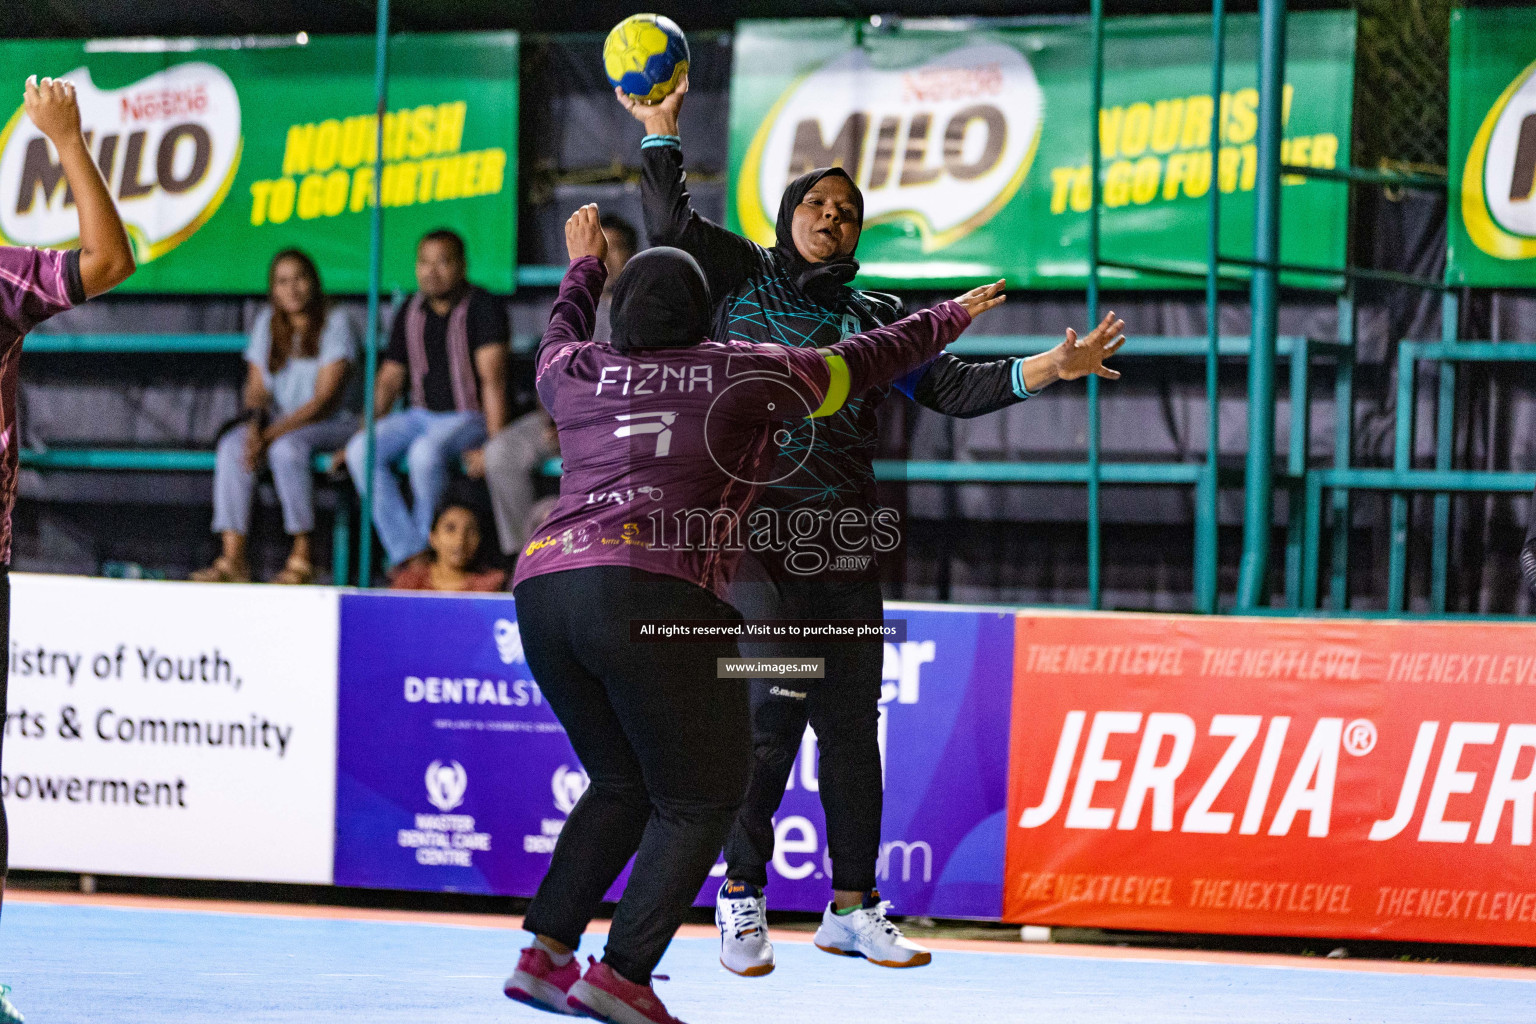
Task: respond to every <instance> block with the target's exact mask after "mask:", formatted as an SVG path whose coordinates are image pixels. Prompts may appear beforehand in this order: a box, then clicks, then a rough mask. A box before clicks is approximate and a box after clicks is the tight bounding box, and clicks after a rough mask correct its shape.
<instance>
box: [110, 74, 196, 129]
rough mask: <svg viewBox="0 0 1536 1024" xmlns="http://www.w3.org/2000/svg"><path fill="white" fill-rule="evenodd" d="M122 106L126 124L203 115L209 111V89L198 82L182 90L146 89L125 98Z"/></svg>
mask: <svg viewBox="0 0 1536 1024" xmlns="http://www.w3.org/2000/svg"><path fill="white" fill-rule="evenodd" d="M120 104H121V105H120V110H121V115H122V119H123V121H124V122H131V121H158V120H161V119H163V118H167V117H180V116H184V115H188V114H201V113H203V112H204V111H205V110H207V109H208V87H207V86H206V85H204V84H203V83H202V82H198V83H197V84H196V85H191V86H187V87H185V88H181V89H146V90H144V91H143V92H137V93H134V94H133V95H131V96H124V97H123V98H122V100H121V101H120Z"/></svg>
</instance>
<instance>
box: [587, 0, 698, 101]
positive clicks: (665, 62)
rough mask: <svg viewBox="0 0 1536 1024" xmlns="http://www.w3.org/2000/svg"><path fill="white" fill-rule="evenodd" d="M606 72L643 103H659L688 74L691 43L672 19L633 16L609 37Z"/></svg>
mask: <svg viewBox="0 0 1536 1024" xmlns="http://www.w3.org/2000/svg"><path fill="white" fill-rule="evenodd" d="M603 70H605V71H607V72H608V81H610V82H612V83H613V84H614V85H616V86H618V87H619V88H620V89H623V90H624V91H625V92H627V93H628V94H629V95H631V96H633V97H634V98H635V99H637V100H639V101H640V102H641V103H660V102H661V101H662V100H663V99H665V98H666V96H667V94H668V93H670V92H671V91H672V90H673V89H676V88H677V83H678V82H680V81H682V80H683V75H684V74H686V73H687V71H688V40H687V39H685V38H684V37H683V30H682V29H680V28H678V27H677V22H675V21H673V20H672V19H671V18H664V17H662V16H661V15H659V14H632V15H630V16H629V17H627V18H625V19H624V20H623V21H621V22H619V23H618V24H617V25H615V26H614V27H613V31H612V32H609V33H608V39H607V40H606V41H605V42H604V43H603Z"/></svg>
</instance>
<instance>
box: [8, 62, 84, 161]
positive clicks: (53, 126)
mask: <svg viewBox="0 0 1536 1024" xmlns="http://www.w3.org/2000/svg"><path fill="white" fill-rule="evenodd" d="M23 94H24V95H23V97H22V105H23V106H25V107H26V109H27V116H28V117H30V118H31V119H32V123H33V124H35V125H37V130H38V131H40V132H42V133H43V134H44V135H46V136H48V138H50V139H52V140H53V143H54V145H58V144H59V142H60V141H61V140H66V139H70V138H75V137H78V136H79V135H80V106H79V104H77V103H76V102H75V86H74V83H73V82H66V81H64V80H63V79H62V78H45V79H43V80H42V81H41V82H39V81H38V80H37V76H36V75H33V76H31V77H30V78H28V79H27V84H26V88H25V89H24V90H23Z"/></svg>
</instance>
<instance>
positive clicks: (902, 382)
mask: <svg viewBox="0 0 1536 1024" xmlns="http://www.w3.org/2000/svg"><path fill="white" fill-rule="evenodd" d="M935 358H937V357H935ZM932 365H933V360H932V359H930V360H928V361H927V362H926V363H924V364H923V365H922V366H919V367H918V368H917V369H915V370H913V371H911V372H910V373H908V374H906V375H905V376H902V377H897V378H896V379H895V380H893V381H892V382H891V386H892V387H894V388H895V389H896V390H897V391H900V392H901V393H902V394H904V395H906V396H907V397H908V398H911V399H913V400H916V398H917V395H915V394H914V393H913V392H915V391H916V390H917V385H918V383H919V382H921V381H922V379H923V378H924V377H925V376H927V374H928V369H929V367H931V366H932Z"/></svg>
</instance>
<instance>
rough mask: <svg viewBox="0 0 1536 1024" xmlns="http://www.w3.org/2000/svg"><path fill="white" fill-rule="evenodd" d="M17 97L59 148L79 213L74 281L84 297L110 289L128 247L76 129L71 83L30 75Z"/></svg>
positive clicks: (126, 267)
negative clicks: (76, 277)
mask: <svg viewBox="0 0 1536 1024" xmlns="http://www.w3.org/2000/svg"><path fill="white" fill-rule="evenodd" d="M23 103H24V106H25V107H26V110H27V116H28V117H30V118H31V119H32V123H33V124H35V125H37V128H38V130H39V131H40V132H42V133H43V134H44V135H46V136H48V139H49V141H50V142H52V143H53V146H54V148H55V149H57V150H58V151H59V162H60V163H61V164H62V165H63V167H64V178H65V180H66V181H68V182H69V190H70V193H71V194H72V195H73V196H74V198H75V208H76V209H77V210H78V211H79V214H80V281H81V283H82V284H83V285H84V286H85V295H86V298H91V297H93V296H96V295H100V294H101V293H102V292H106V291H110V290H112V289H113V288H115V287H117V286H118V285H119V284H121V283H122V282H123V281H125V280H127V278H128V275H129V274H132V273H133V271H134V266H135V264H134V259H133V248H132V246H130V245H129V244H128V232H127V231H125V230H124V229H123V221H122V219H121V218H120V217H118V215H117V207H115V206H113V205H112V195H111V193H109V192H108V191H107V183H106V182H105V181H103V180H102V177H101V171H100V170H99V169H98V168H97V167H96V164H95V162H94V161H92V160H91V154H90V150H89V149H87V148H86V145H85V138H84V136H82V135H81V134H80V107H79V105H78V104H77V103H76V102H75V87H74V85H73V83H70V82H66V81H64V80H62V79H52V78H45V79H43V80H42V81H41V82H39V81H38V80H37V76H36V75H33V76H32V77H31V78H28V79H27V86H26V95H25V99H24V101H23Z"/></svg>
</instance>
